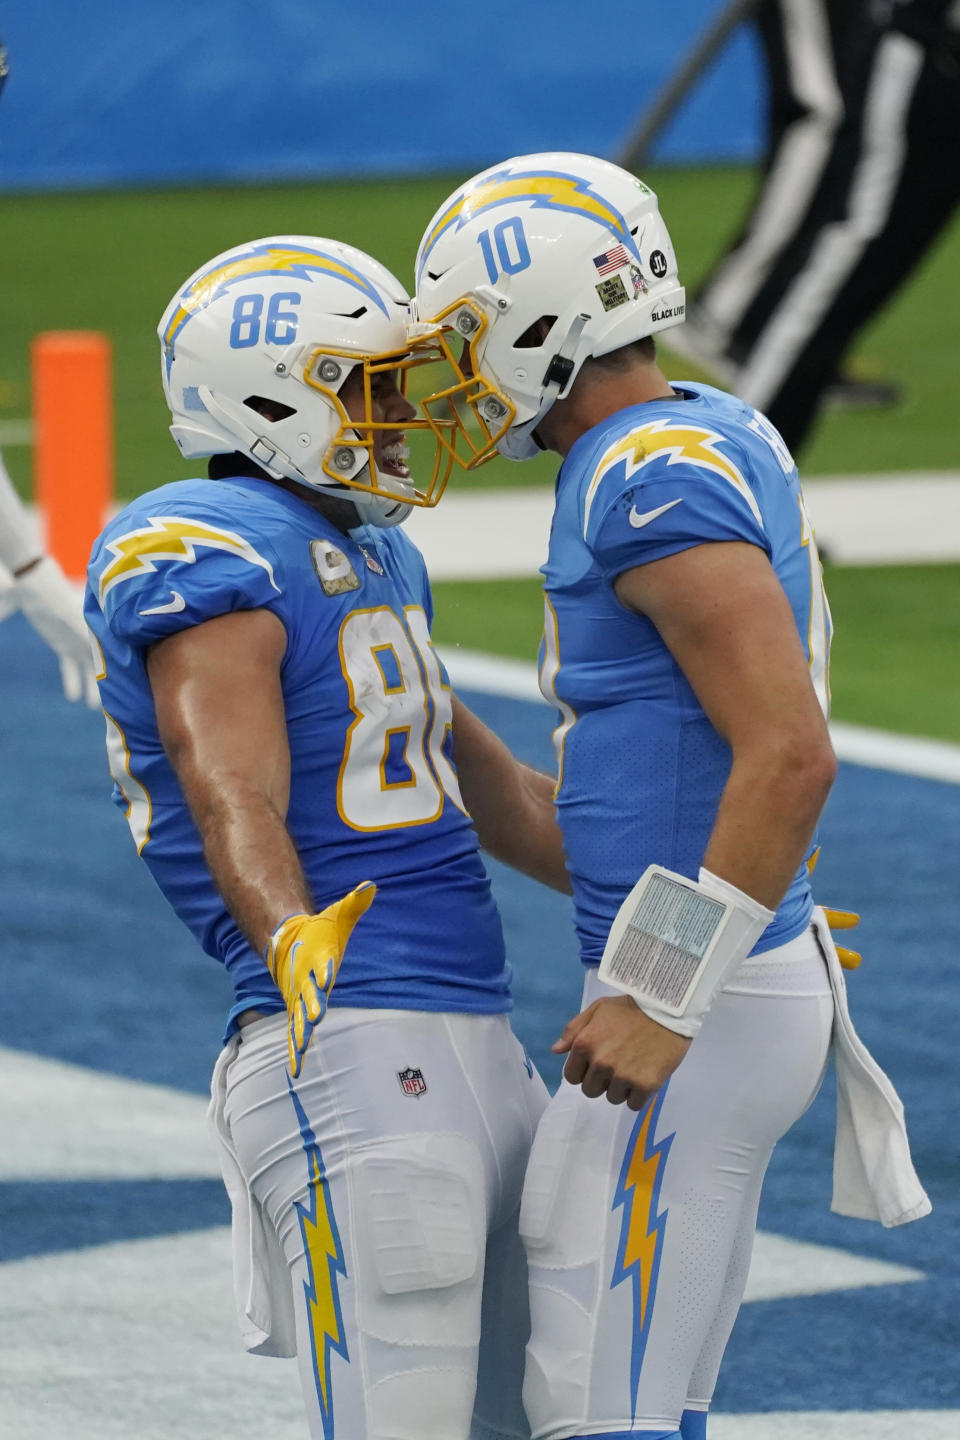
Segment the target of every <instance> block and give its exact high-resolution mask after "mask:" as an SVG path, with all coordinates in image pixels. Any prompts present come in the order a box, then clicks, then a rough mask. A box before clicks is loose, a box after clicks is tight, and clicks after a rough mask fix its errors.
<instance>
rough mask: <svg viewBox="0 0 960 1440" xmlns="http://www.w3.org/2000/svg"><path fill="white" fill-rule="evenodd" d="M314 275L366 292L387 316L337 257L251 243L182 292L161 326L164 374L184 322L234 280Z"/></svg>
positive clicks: (365, 283)
mask: <svg viewBox="0 0 960 1440" xmlns="http://www.w3.org/2000/svg"><path fill="white" fill-rule="evenodd" d="M314 274H322V275H332V276H333V277H334V279H336V280H343V281H344V282H345V283H346V284H347V285H352V286H353V288H354V289H355V290H359V291H361V292H362V294H364V295H366V297H367V299H368V300H372V301H373V303H374V305H376V306H377V308H378V309H379V310H382V311H383V313H384V315H389V313H390V312H389V311H388V309H387V307H386V305H385V304H384V301H383V298H382V297H381V295H380V294H379V293H378V292H377V290H376V289H375V288H374V286H373V284H372V283H371V282H370V281H369V280H368V279H367V277H366V276H365V275H362V274H361V273H360V271H359V270H357V269H355V268H354V266H352V265H350V264H348V263H347V261H345V260H341V259H340V258H339V257H338V256H336V255H328V254H326V253H325V252H324V251H322V250H306V249H300V248H299V247H294V246H284V245H253V246H251V248H250V249H249V250H248V251H245V252H244V253H243V254H241V255H234V256H232V257H231V258H229V259H227V260H223V261H221V263H220V264H219V265H215V266H214V268H213V269H212V270H207V271H205V272H204V273H203V274H202V275H198V276H197V278H196V279H195V280H193V281H191V283H190V284H189V285H188V286H187V288H186V289H185V290H184V291H183V293H182V295H181V296H180V301H179V304H178V305H177V306H176V308H175V309H174V310H173V312H172V314H171V315H170V319H169V320H168V321H167V323H166V325H165V326H164V327H163V335H162V340H163V353H164V357H165V361H166V367H167V374H169V373H170V366H171V365H172V363H173V344H174V341H175V340H176V338H177V336H178V335H179V334H180V331H181V330H182V329H183V327H184V325H186V323H187V321H188V320H189V319H190V318H191V317H192V316H193V315H196V314H197V312H198V311H200V310H204V309H206V307H207V306H208V305H209V304H211V303H212V302H213V301H214V300H216V299H217V298H218V297H219V296H220V295H222V294H223V292H224V291H225V290H226V289H227V288H228V287H229V286H230V285H232V284H234V283H235V282H236V281H237V280H245V279H248V278H251V277H256V276H265V277H271V276H277V275H292V276H294V277H295V278H297V279H301V280H310V279H311V278H312V276H313V275H314Z"/></svg>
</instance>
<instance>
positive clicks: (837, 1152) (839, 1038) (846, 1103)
mask: <svg viewBox="0 0 960 1440" xmlns="http://www.w3.org/2000/svg"><path fill="white" fill-rule="evenodd" d="M813 926H814V931H815V934H816V936H817V939H818V941H819V943H820V948H821V950H822V951H823V956H824V959H825V960H826V962H827V971H828V973H829V976H830V985H831V987H832V989H833V1002H834V1019H833V1039H832V1053H833V1063H834V1067H835V1070H836V1075H837V1134H836V1139H835V1141H834V1150H833V1200H832V1202H831V1205H830V1208H831V1210H834V1211H836V1213H837V1214H838V1215H850V1216H853V1218H854V1219H857V1220H879V1221H880V1223H881V1224H882V1225H886V1226H891V1225H905V1224H906V1223H907V1221H908V1220H919V1219H920V1217H921V1216H922V1215H928V1214H929V1213H930V1209H931V1205H930V1200H929V1198H928V1196H927V1193H926V1191H925V1190H924V1188H923V1186H922V1185H921V1184H920V1180H919V1178H918V1176H917V1172H916V1171H915V1170H914V1168H913V1161H912V1160H911V1159H910V1144H909V1141H908V1140H907V1127H906V1124H905V1123H904V1118H903V1104H902V1102H901V1100H900V1097H899V1095H898V1094H897V1092H896V1090H895V1089H894V1088H893V1086H892V1085H891V1083H890V1081H889V1079H888V1078H887V1076H886V1075H885V1074H884V1073H883V1071H882V1070H881V1069H880V1066H879V1065H878V1064H877V1062H876V1061H875V1060H874V1058H873V1056H872V1055H871V1054H870V1052H869V1050H868V1049H867V1047H866V1046H865V1045H864V1044H863V1042H862V1041H861V1040H860V1039H859V1037H858V1035H857V1032H856V1031H855V1030H854V1028H853V1022H852V1021H851V1019H850V1011H849V1009H848V1007H847V986H846V981H845V980H844V976H843V969H842V967H841V964H840V960H839V957H838V955H837V947H836V946H835V944H834V943H833V936H832V935H831V934H830V927H829V925H828V924H827V917H826V915H825V914H824V913H823V910H821V909H820V908H819V907H818V908H817V909H815V910H814V912H813Z"/></svg>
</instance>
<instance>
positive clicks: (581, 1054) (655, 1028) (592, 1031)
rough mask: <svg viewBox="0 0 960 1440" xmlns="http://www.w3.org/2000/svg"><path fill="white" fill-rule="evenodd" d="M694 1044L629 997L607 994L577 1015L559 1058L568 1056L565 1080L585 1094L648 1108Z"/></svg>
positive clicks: (559, 1044)
mask: <svg viewBox="0 0 960 1440" xmlns="http://www.w3.org/2000/svg"><path fill="white" fill-rule="evenodd" d="M690 1044H691V1041H690V1040H689V1039H688V1038H687V1037H686V1036H685V1035H678V1034H676V1032H675V1031H673V1030H667V1029H666V1028H665V1026H663V1025H658V1024H657V1022H656V1020H651V1018H650V1016H649V1015H645V1014H644V1012H643V1011H642V1010H641V1009H640V1008H639V1007H638V1005H637V1004H636V1002H635V1001H634V1000H633V999H632V997H631V996H629V995H615V996H605V997H604V998H603V999H602V1000H594V1002H593V1004H592V1005H588V1006H587V1008H586V1010H582V1011H581V1012H580V1014H579V1015H574V1017H573V1019H572V1020H571V1021H570V1023H569V1024H568V1025H567V1027H566V1029H565V1030H564V1032H563V1034H562V1035H561V1036H560V1039H559V1040H557V1041H555V1042H554V1044H553V1047H552V1048H553V1052H554V1054H555V1055H567V1063H566V1064H565V1065H564V1067H563V1075H564V1079H565V1080H568V1081H569V1082H570V1084H571V1085H579V1086H580V1087H581V1089H582V1090H583V1093H584V1095H589V1096H590V1098H591V1099H595V1098H596V1097H597V1096H599V1095H606V1097H607V1099H608V1100H609V1101H610V1104H611V1105H622V1104H623V1103H624V1102H626V1103H627V1105H629V1107H630V1109H631V1110H642V1109H643V1107H644V1105H646V1103H647V1101H648V1100H649V1099H650V1096H651V1095H653V1094H655V1092H656V1091H657V1090H659V1089H660V1087H661V1085H663V1084H665V1083H666V1081H667V1080H669V1078H670V1076H671V1075H672V1074H673V1072H674V1070H676V1068H677V1066H678V1065H679V1064H680V1061H681V1060H682V1059H683V1057H684V1055H686V1053H687V1051H688V1050H689V1048H690Z"/></svg>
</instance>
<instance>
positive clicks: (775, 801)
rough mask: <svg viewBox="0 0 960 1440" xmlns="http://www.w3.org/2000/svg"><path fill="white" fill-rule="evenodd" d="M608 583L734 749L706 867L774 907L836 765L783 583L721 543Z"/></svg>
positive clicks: (757, 559) (763, 560)
mask: <svg viewBox="0 0 960 1440" xmlns="http://www.w3.org/2000/svg"><path fill="white" fill-rule="evenodd" d="M615 589H616V593H617V597H618V599H619V600H620V602H621V603H622V604H623V605H625V606H626V607H627V608H628V609H631V610H635V611H637V612H638V613H640V614H643V615H646V616H648V617H649V619H650V620H652V621H653V623H654V625H655V626H656V627H657V630H658V631H659V632H660V635H661V636H662V638H663V640H664V643H665V644H666V645H667V647H668V649H669V650H670V652H671V654H672V655H673V657H674V659H675V660H676V662H677V664H678V665H679V667H680V669H681V670H682V671H683V673H684V675H685V677H686V679H687V680H688V681H689V683H690V685H691V686H692V687H693V689H694V691H695V692H696V695H697V698H698V700H699V701H700V704H701V705H702V706H703V708H704V710H705V711H706V714H707V716H708V718H709V719H710V721H711V723H712V725H713V726H714V728H715V729H716V730H717V732H718V733H719V734H720V735H722V736H723V738H724V739H725V740H726V741H727V743H728V744H729V745H730V748H731V750H732V752H733V763H732V766H731V770H730V776H729V779H728V780H727V784H726V786H725V788H724V791H723V795H722V798H721V801H720V808H719V811H718V814H717V819H716V822H715V824H714V828H713V832H712V834H711V837H710V841H709V844H708V847H707V851H706V854H705V856H704V860H703V863H704V866H705V868H706V869H707V870H709V871H711V872H712V873H713V874H714V875H717V876H719V877H720V878H721V879H723V880H726V881H727V882H728V883H729V884H731V885H735V886H736V887H737V889H739V890H742V891H743V892H744V893H745V894H747V895H750V896H752V897H753V899H755V900H757V901H759V903H760V904H761V905H765V906H766V907H767V908H768V909H771V910H775V909H776V907H777V906H778V905H779V903H780V901H781V900H782V899H783V896H784V894H785V893H786V890H787V887H788V886H789V884H790V881H791V880H792V878H793V876H794V875H795V874H796V872H797V870H798V868H799V866H800V865H801V864H802V862H803V859H804V856H805V855H806V852H807V847H808V845H809V843H810V839H811V836H812V835H813V831H814V828H815V826H816V823H817V819H818V817H819V815H820V812H821V810H822V809H823V805H824V802H825V801H826V798H827V795H828V794H829V791H830V787H831V785H832V784H833V780H834V776H835V775H836V768H837V764H836V758H835V756H834V753H833V747H832V745H831V743H830V735H829V732H828V729H827V722H826V719H825V718H824V715H823V711H822V710H821V708H820V703H819V701H818V699H817V696H816V692H815V691H814V688H813V684H812V683H811V680H810V673H809V670H808V667H807V660H806V656H805V655H804V653H803V647H802V645H801V644H800V638H799V636H798V634H797V628H796V621H795V620H794V617H793V612H792V611H791V609H790V605H789V603H788V601H787V598H786V595H785V594H784V592H783V589H782V587H781V585H780V582H779V581H778V579H777V577H776V575H775V574H774V571H773V568H772V567H771V565H770V562H769V561H768V559H767V556H766V554H765V553H764V552H763V551H762V550H760V549H759V548H758V547H757V546H755V545H749V544H743V543H718V544H711V545H699V546H696V547H694V548H693V549H689V550H683V551H681V552H680V553H679V554H676V555H671V556H669V557H667V558H666V559H664V560H658V561H655V562H654V563H652V564H650V565H644V566H639V567H637V568H636V569H634V570H629V571H627V572H626V573H625V574H623V575H621V576H620V577H619V578H618V579H617V581H616V585H615Z"/></svg>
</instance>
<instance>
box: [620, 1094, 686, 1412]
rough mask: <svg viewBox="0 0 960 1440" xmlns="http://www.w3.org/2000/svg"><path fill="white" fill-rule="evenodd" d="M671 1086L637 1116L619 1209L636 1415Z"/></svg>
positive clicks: (656, 1259) (661, 1220) (659, 1236)
mask: <svg viewBox="0 0 960 1440" xmlns="http://www.w3.org/2000/svg"><path fill="white" fill-rule="evenodd" d="M666 1093H667V1087H666V1086H664V1087H663V1089H662V1090H660V1091H658V1092H657V1094H656V1095H655V1096H654V1097H653V1099H652V1100H650V1101H649V1102H648V1104H647V1105H646V1107H645V1108H644V1109H643V1110H642V1111H641V1112H640V1114H639V1115H638V1116H637V1123H636V1124H635V1125H634V1127H633V1132H632V1134H631V1136H630V1141H629V1144H628V1145H627V1151H626V1154H625V1156H624V1160H623V1168H622V1169H621V1171H620V1179H619V1180H618V1182H617V1190H616V1194H615V1196H614V1200H613V1205H614V1208H615V1207H616V1206H617V1205H622V1206H623V1218H622V1221H621V1229H620V1245H619V1248H618V1250H617V1259H616V1263H615V1264H614V1267H613V1278H612V1280H611V1282H610V1288H611V1290H612V1289H613V1288H614V1286H616V1285H619V1284H620V1283H621V1281H623V1280H627V1279H629V1280H630V1282H631V1284H632V1286H633V1346H632V1351H631V1358H630V1415H631V1418H632V1417H633V1416H635V1415H636V1411H637V1387H638V1385H639V1384H640V1370H641V1367H642V1366H643V1352H644V1350H645V1349H646V1345H647V1337H648V1335H649V1333H650V1321H651V1319H652V1318H653V1300H654V1294H655V1292H656V1288H657V1275H658V1272H659V1269H660V1252H661V1250H662V1248H663V1236H664V1230H665V1228H666V1223H667V1212H666V1211H664V1212H663V1214H662V1215H658V1214H657V1206H658V1203H659V1196H660V1184H661V1181H662V1180H663V1171H664V1167H665V1165H666V1162H667V1156H668V1155H669V1153H670V1146H671V1144H672V1143H673V1136H672V1135H669V1136H668V1137H667V1139H666V1140H662V1141H661V1142H660V1144H659V1145H655V1144H654V1136H655V1134H656V1128H657V1118H658V1116H659V1114H660V1107H661V1106H662V1104H663V1100H664V1096H665V1095H666Z"/></svg>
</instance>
